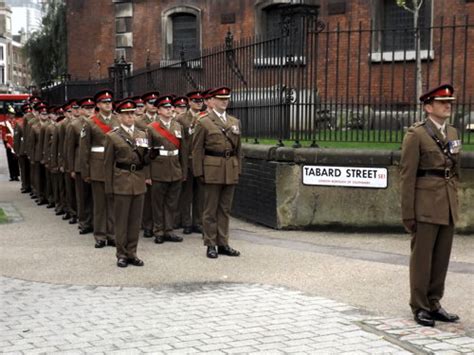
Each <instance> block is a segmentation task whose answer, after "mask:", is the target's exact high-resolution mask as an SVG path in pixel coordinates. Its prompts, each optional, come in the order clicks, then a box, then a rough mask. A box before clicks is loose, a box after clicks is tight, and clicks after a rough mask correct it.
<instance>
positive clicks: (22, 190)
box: [20, 189, 29, 194]
mask: <svg viewBox="0 0 474 355" xmlns="http://www.w3.org/2000/svg"><path fill="white" fill-rule="evenodd" d="M20 192H21V193H22V194H26V193H27V192H29V191H28V190H27V189H20Z"/></svg>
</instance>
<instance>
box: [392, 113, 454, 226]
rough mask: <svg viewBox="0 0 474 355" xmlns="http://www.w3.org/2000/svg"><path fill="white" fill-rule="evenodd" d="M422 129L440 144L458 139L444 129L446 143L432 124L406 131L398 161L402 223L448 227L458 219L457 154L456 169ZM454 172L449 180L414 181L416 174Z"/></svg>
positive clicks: (416, 178) (448, 129)
mask: <svg viewBox="0 0 474 355" xmlns="http://www.w3.org/2000/svg"><path fill="white" fill-rule="evenodd" d="M425 125H426V126H428V127H429V128H431V130H432V132H433V133H435V135H436V136H437V137H438V138H439V139H440V140H441V141H442V142H443V143H445V144H446V143H447V142H448V141H452V140H457V139H459V137H458V133H457V130H456V129H455V128H454V127H452V126H450V125H446V130H447V139H446V140H445V139H444V138H443V136H442V134H441V133H440V132H439V131H438V130H437V128H436V126H435V125H434V124H433V123H432V122H431V120H429V119H428V120H426V121H425V122H422V123H415V124H414V125H413V126H412V127H410V128H409V129H408V132H407V134H406V135H405V138H404V140H403V145H402V156H401V160H400V180H401V207H402V219H415V220H416V221H419V222H425V223H433V224H440V225H449V223H450V214H451V216H452V219H453V222H454V223H456V221H457V219H458V197H457V189H458V184H459V171H460V169H459V163H460V161H459V154H454V155H453V157H454V160H455V162H456V163H455V164H454V165H455V166H454V167H453V164H452V162H451V160H450V159H448V158H447V157H446V156H445V155H444V154H443V153H442V151H441V149H440V147H439V146H438V145H437V144H436V142H435V141H434V139H433V138H432V137H431V136H430V135H429V134H428V132H427V130H426V128H425ZM446 168H450V169H454V171H455V172H456V175H455V176H454V177H453V178H451V179H445V178H442V177H437V176H422V177H417V171H418V170H431V169H436V170H444V169H446Z"/></svg>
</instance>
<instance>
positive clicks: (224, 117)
mask: <svg viewBox="0 0 474 355" xmlns="http://www.w3.org/2000/svg"><path fill="white" fill-rule="evenodd" d="M212 110H213V111H214V113H215V114H216V115H217V117H219V118H220V119H221V120H222V121H223V122H227V116H226V112H225V111H224V112H223V113H219V112H217V111H216V110H214V109H212Z"/></svg>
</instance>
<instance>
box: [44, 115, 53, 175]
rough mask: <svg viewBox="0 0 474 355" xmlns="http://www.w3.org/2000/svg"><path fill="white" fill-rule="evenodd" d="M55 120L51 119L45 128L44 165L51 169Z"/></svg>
mask: <svg viewBox="0 0 474 355" xmlns="http://www.w3.org/2000/svg"><path fill="white" fill-rule="evenodd" d="M55 125H56V123H55V122H52V121H49V123H48V125H47V126H46V128H45V129H44V138H43V160H44V165H45V166H46V167H47V168H48V169H50V165H51V145H52V143H53V133H54V130H55Z"/></svg>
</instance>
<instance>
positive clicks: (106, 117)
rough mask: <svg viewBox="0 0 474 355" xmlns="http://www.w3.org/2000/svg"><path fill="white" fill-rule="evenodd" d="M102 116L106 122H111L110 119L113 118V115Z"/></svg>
mask: <svg viewBox="0 0 474 355" xmlns="http://www.w3.org/2000/svg"><path fill="white" fill-rule="evenodd" d="M100 115H101V116H102V119H103V120H105V121H110V119H111V118H112V115H108V116H104V115H103V114H100Z"/></svg>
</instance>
